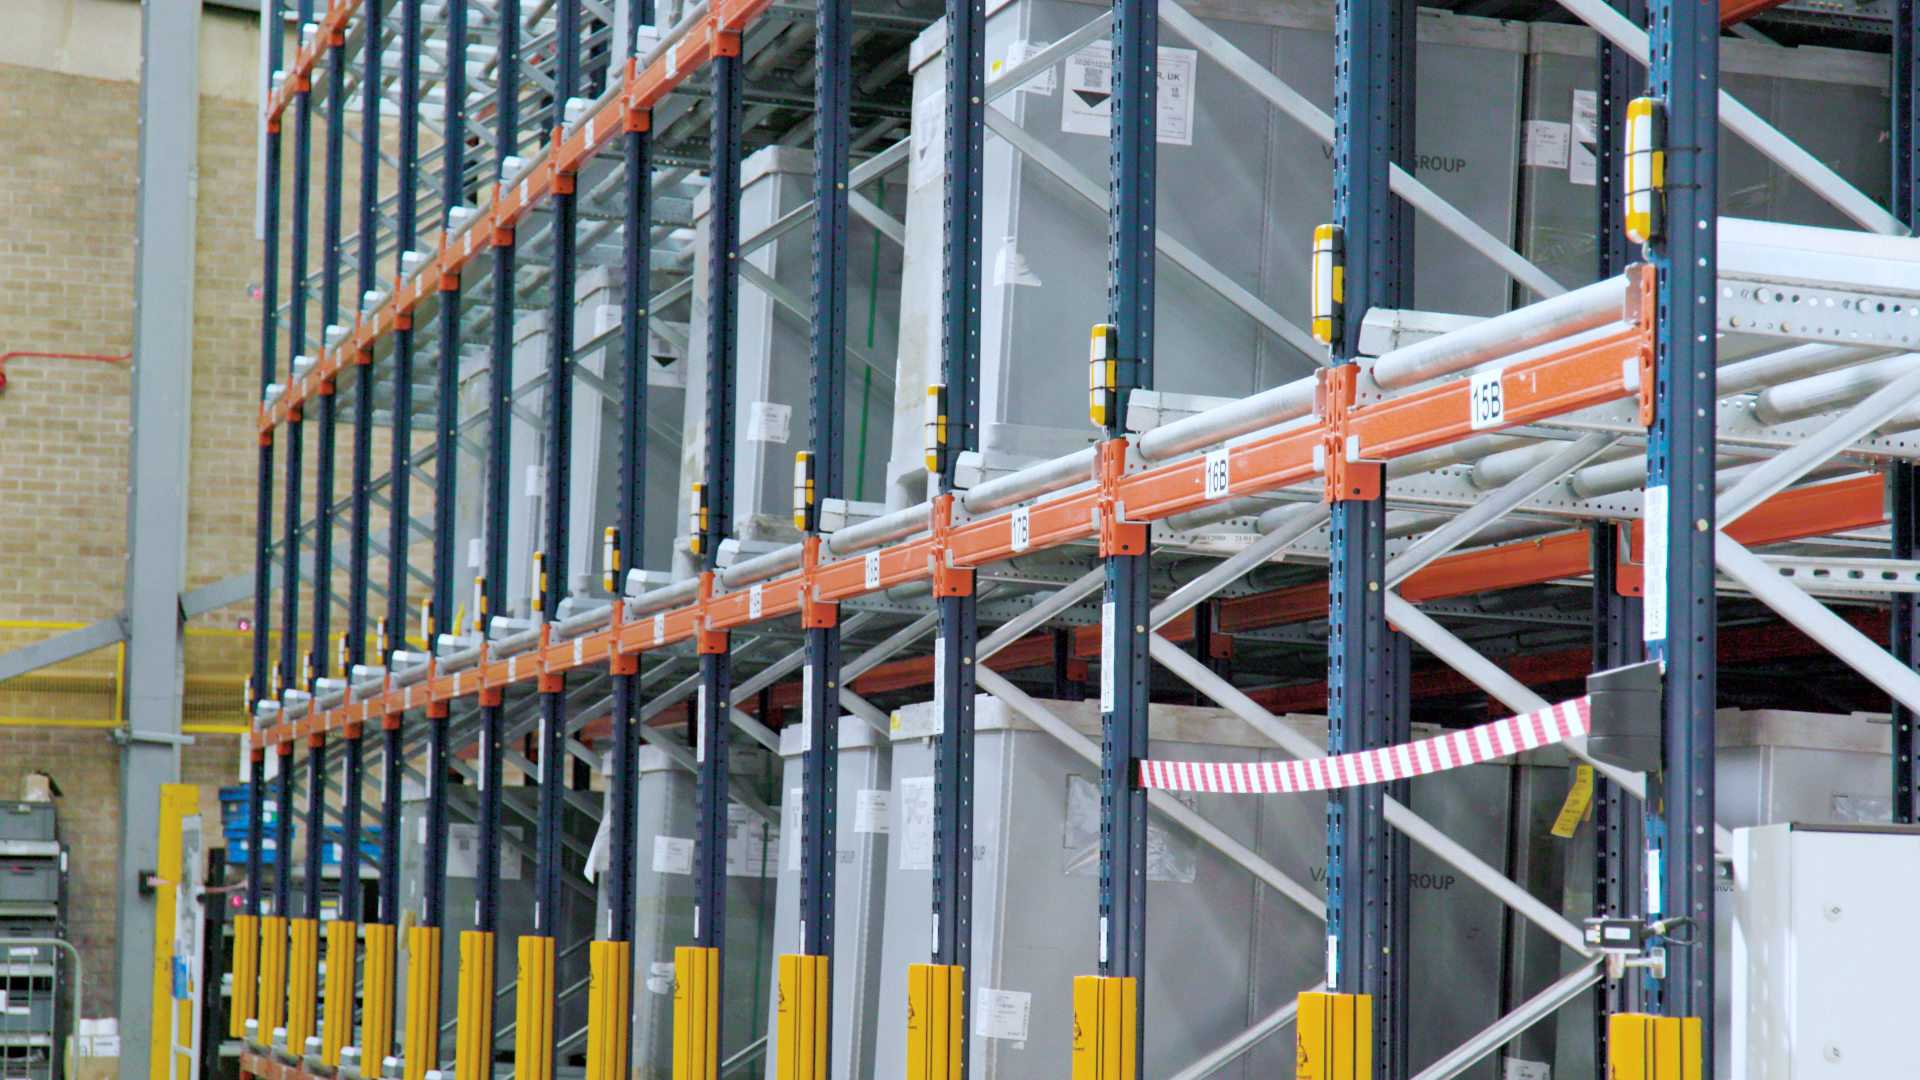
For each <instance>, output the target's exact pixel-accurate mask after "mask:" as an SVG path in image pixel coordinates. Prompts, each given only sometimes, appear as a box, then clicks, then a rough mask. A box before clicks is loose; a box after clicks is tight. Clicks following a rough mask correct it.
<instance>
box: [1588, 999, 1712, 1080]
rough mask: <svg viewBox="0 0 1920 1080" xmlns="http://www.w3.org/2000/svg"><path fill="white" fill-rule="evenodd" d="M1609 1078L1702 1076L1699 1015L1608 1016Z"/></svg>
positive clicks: (1679, 1079) (1689, 1078) (1693, 1079)
mask: <svg viewBox="0 0 1920 1080" xmlns="http://www.w3.org/2000/svg"><path fill="white" fill-rule="evenodd" d="M1607 1078H1608V1080H1700V1018H1699V1017H1697V1016H1689V1017H1685V1018H1682V1017H1678V1016H1648V1015H1646V1014H1644V1013H1614V1014H1613V1015H1612V1016H1609V1017H1607Z"/></svg>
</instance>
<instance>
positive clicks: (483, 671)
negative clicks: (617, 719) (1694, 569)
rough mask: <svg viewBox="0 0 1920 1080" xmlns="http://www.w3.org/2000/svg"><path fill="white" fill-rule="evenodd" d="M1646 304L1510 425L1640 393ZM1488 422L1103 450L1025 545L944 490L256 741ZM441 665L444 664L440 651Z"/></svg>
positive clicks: (1418, 403)
mask: <svg viewBox="0 0 1920 1080" xmlns="http://www.w3.org/2000/svg"><path fill="white" fill-rule="evenodd" d="M1650 277H1651V275H1649V279H1650ZM1648 284H1650V282H1649V283H1648ZM1640 310H1641V311H1642V312H1643V313H1647V314H1643V315H1642V317H1641V319H1640V321H1639V322H1638V323H1636V324H1635V325H1633V326H1631V327H1628V328H1625V329H1623V330H1621V331H1620V332H1619V333H1616V334H1614V335H1611V336H1609V337H1607V338H1604V339H1601V340H1598V341H1594V342H1589V343H1585V344H1582V345H1578V346H1573V347H1570V348H1568V349H1565V350H1563V351H1561V352H1558V353H1553V354H1549V355H1546V356H1542V357H1539V358H1537V359H1535V360H1532V361H1529V362H1526V363H1522V364H1515V365H1512V366H1510V367H1508V368H1506V369H1504V371H1503V372H1502V374H1501V383H1502V390H1503V393H1504V398H1505V402H1506V412H1505V415H1504V417H1503V418H1502V423H1501V424H1500V425H1499V426H1503V427H1511V426H1515V425H1519V424H1527V423H1533V422H1535V421H1539V420H1545V419H1550V418H1552V417H1554V416H1560V415H1564V414H1566V413H1569V412H1573V411H1575V410H1577V409H1582V408H1586V407H1588V406H1590V405H1597V404H1601V403H1603V402H1608V401H1616V400H1619V399H1621V398H1626V397H1630V396H1633V395H1634V394H1635V393H1637V392H1638V391H1639V388H1640V385H1641V382H1642V380H1641V378H1640V372H1641V371H1642V369H1643V366H1644V364H1645V361H1646V359H1647V357H1648V356H1649V355H1650V352H1651V349H1652V340H1653V339H1652V324H1651V321H1650V313H1651V312H1652V310H1653V305H1652V304H1651V303H1643V304H1642V305H1641V307H1640ZM1334 397H1335V398H1337V395H1335V396H1334ZM1482 430H1490V429H1485V428H1483V429H1476V428H1474V427H1473V425H1472V422H1471V416H1470V411H1469V402H1468V397H1467V384H1466V382H1465V381H1464V380H1461V381H1456V382H1452V383H1445V384H1441V385H1439V386H1433V387H1429V388H1427V389H1424V390H1418V391H1414V392H1412V393H1408V394H1405V395H1403V396H1401V397H1398V398H1393V399H1391V400H1388V401H1384V402H1379V403H1377V404H1369V405H1363V406H1353V405H1343V404H1341V403H1340V402H1339V401H1338V400H1330V401H1329V403H1328V404H1326V405H1325V406H1324V407H1323V408H1322V410H1321V415H1320V417H1319V423H1317V424H1313V425H1308V426H1306V427H1302V428H1296V429H1293V430H1290V431H1285V432H1280V433H1277V434H1273V435H1268V436H1265V437H1263V438H1258V439H1252V440H1249V441H1247V442H1245V443H1242V444H1240V445H1238V446H1234V447H1232V448H1230V449H1229V450H1228V451H1227V452H1226V453H1227V462H1228V468H1227V477H1226V485H1225V488H1224V490H1222V489H1221V487H1220V486H1219V485H1218V484H1217V483H1216V485H1215V487H1214V489H1213V490H1212V491H1209V490H1208V489H1207V482H1206V478H1205V475H1204V471H1205V462H1204V459H1203V458H1201V457H1192V458H1188V459H1184V460H1178V461H1172V462H1168V463H1166V464H1163V465H1159V466H1155V467H1151V468H1149V467H1146V466H1144V465H1142V464H1140V463H1138V462H1135V461H1133V460H1132V459H1130V458H1129V457H1128V456H1127V455H1126V454H1124V453H1111V452H1109V453H1107V454H1105V455H1104V457H1103V459H1102V460H1103V463H1104V464H1103V466H1102V475H1101V477H1100V483H1099V484H1098V485H1096V486H1095V487H1094V488H1092V489H1089V490H1085V491H1078V492H1073V493H1070V494H1067V495H1064V496H1058V497H1055V498H1052V499H1044V498H1043V499H1042V500H1041V501H1039V502H1036V503H1035V504H1033V505H1032V506H1031V507H1029V508H1027V509H1026V510H1025V511H1024V513H1025V514H1026V516H1027V518H1028V528H1027V533H1028V537H1027V542H1026V543H1025V544H1023V545H1021V547H1020V548H1018V549H1016V548H1015V547H1014V543H1013V540H1014V537H1013V528H1012V519H1013V515H1012V514H1011V513H1001V514H997V515H995V516H992V517H987V518H983V519H979V520H963V519H962V518H961V517H959V516H956V510H955V506H954V500H953V498H952V497H951V496H943V497H941V498H940V499H938V500H936V501H935V502H934V505H933V510H932V513H931V515H930V517H931V520H930V521H929V526H930V528H929V531H928V533H927V534H925V535H922V536H919V537H917V538H914V539H911V540H908V541H905V542H903V543H899V544H895V545H894V546H892V547H887V548H880V549H876V550H873V551H869V552H866V553H864V554H863V555H860V556H855V557H850V558H844V559H840V560H837V561H833V562H821V561H820V560H819V554H820V548H821V545H820V544H818V543H809V544H808V545H807V546H806V548H805V549H804V556H803V559H802V565H801V567H800V569H799V570H798V571H796V572H793V573H789V574H787V575H784V576H782V577H777V578H774V579H773V580H770V581H766V582H762V583H759V584H756V585H752V586H749V587H747V588H743V589H738V590H734V591H732V592H726V593H716V592H715V589H714V586H715V580H714V575H712V574H711V573H708V574H704V575H702V577H701V579H700V588H699V594H698V598H697V599H696V600H695V601H694V602H693V603H691V604H689V605H687V606H685V607H681V608H676V609H674V610H671V611H663V612H660V613H658V614H655V615H653V616H651V617H647V618H642V619H638V620H634V621H628V620H627V619H625V617H624V612H625V604H624V603H616V604H614V605H613V609H612V613H611V619H612V622H611V625H610V626H608V627H607V628H606V629H604V630H600V631H596V632H594V633H590V634H584V635H581V636H579V637H577V638H573V639H570V640H566V641H560V642H555V641H553V640H552V639H551V636H550V635H551V633H552V627H551V625H550V624H549V625H548V626H545V627H542V629H541V639H540V644H539V645H538V646H537V647H536V648H535V649H533V650H532V651H530V652H526V653H520V654H516V655H514V656H512V657H508V658H505V659H493V658H490V657H488V656H486V655H485V654H484V653H483V655H482V657H481V660H480V662H479V663H478V664H477V665H476V666H474V667H472V668H468V669H464V670H461V671H458V672H451V673H448V674H445V675H442V674H440V673H439V672H438V671H437V670H436V668H435V667H431V666H430V667H429V670H428V673H427V677H426V678H425V679H424V680H422V681H420V682H417V683H414V684H413V685H410V686H405V687H394V686H393V685H392V681H391V680H392V676H391V675H389V677H388V679H389V682H388V689H387V690H386V691H385V692H384V693H382V694H379V695H377V696H374V697H370V698H366V699H364V700H361V701H355V702H349V703H347V704H344V705H341V706H339V707H336V708H333V709H330V710H326V711H322V712H316V713H312V714H310V715H308V716H306V717H303V718H301V719H298V720H291V721H286V722H283V723H280V724H278V725H275V726H273V727H271V728H267V729H263V730H261V731H257V732H255V733H254V735H253V742H254V745H256V746H268V745H274V744H278V743H281V742H285V741H287V740H290V739H304V738H307V737H308V736H311V735H314V734H318V733H321V732H325V731H333V730H337V729H340V728H344V727H345V726H346V725H348V724H366V723H370V722H374V721H385V720H386V718H388V717H397V716H399V715H400V714H402V713H404V712H406V711H408V710H410V709H415V708H421V707H425V706H426V705H428V704H429V703H433V704H436V705H438V704H441V703H445V702H450V701H453V700H455V699H458V698H462V697H467V696H469V695H474V694H478V693H480V692H481V691H482V690H495V689H497V688H503V687H505V686H507V685H510V684H514V683H519V682H529V681H533V680H535V679H539V678H542V677H559V676H563V675H564V674H565V673H566V672H567V671H570V670H572V669H574V668H578V667H585V666H588V665H593V666H598V665H599V664H602V663H610V662H612V661H614V660H615V659H616V658H622V657H631V656H636V655H637V654H639V653H641V652H644V651H646V650H648V649H654V648H659V647H661V646H664V645H669V644H673V643H675V642H679V641H684V640H687V639H689V638H692V637H694V636H695V635H696V634H700V633H719V632H724V631H727V630H731V629H734V628H736V627H743V626H747V625H750V624H752V623H756V622H760V621H762V620H766V619H772V618H778V617H781V616H786V615H793V614H797V613H798V612H799V611H800V609H801V606H802V602H803V601H808V600H810V601H811V602H814V603H833V602H835V601H839V600H845V599H849V598H851V597H856V596H860V595H864V594H866V593H870V592H875V591H878V590H882V589H888V588H892V587H894V586H896V585H901V584H905V583H908V582H918V581H926V580H929V579H931V578H933V577H934V576H935V571H936V569H939V568H944V567H954V568H963V569H964V568H971V567H978V566H984V565H987V564H989V563H993V562H996V561H999V560H1002V559H1006V558H1009V557H1011V556H1013V555H1015V554H1017V553H1018V551H1021V550H1027V549H1029V548H1040V547H1049V546H1056V545H1059V544H1063V543H1068V542H1071V541H1076V540H1086V539H1092V538H1095V537H1100V538H1101V539H1102V543H1103V544H1104V543H1106V542H1107V538H1108V537H1109V536H1117V535H1118V534H1119V533H1120V531H1121V530H1119V529H1116V528H1114V527H1113V526H1114V525H1116V524H1117V523H1124V524H1134V523H1140V522H1145V521H1150V520H1156V519H1161V518H1166V517H1170V516H1172V515H1174V514H1178V513H1181V512H1183V511H1187V510H1192V509H1196V508H1198V507H1201V506H1204V505H1206V504H1208V503H1211V502H1217V501H1219V500H1221V499H1226V498H1232V497H1233V496H1236V495H1244V494H1249V493H1254V492H1262V491H1272V490H1274V489H1276V488H1281V487H1286V486H1289V485H1292V484H1297V483H1301V482H1303V481H1308V480H1312V479H1313V478H1314V477H1316V476H1318V475H1320V474H1321V473H1322V472H1323V471H1325V469H1326V467H1327V462H1328V457H1329V456H1330V455H1331V454H1336V453H1338V454H1344V455H1345V456H1346V457H1347V458H1348V459H1349V460H1356V461H1385V460H1388V459H1391V458H1394V457H1399V456H1402V455H1406V454H1412V453H1416V452H1418V451H1421V450H1426V449H1430V448H1432V447H1435V446H1441V445H1444V444H1446V443H1449V442H1453V441H1456V440H1459V439H1462V438H1465V437H1467V436H1469V435H1472V434H1478V433H1479V432H1480V431H1482ZM1115 443H1116V445H1117V446H1118V448H1119V449H1121V450H1124V449H1126V447H1125V446H1124V440H1116V441H1115ZM429 664H430V665H437V664H438V660H437V659H435V660H431V661H429Z"/></svg>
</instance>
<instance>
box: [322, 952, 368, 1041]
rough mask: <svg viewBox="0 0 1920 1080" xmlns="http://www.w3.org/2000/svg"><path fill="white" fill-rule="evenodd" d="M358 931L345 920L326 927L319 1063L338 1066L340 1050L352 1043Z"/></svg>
mask: <svg viewBox="0 0 1920 1080" xmlns="http://www.w3.org/2000/svg"><path fill="white" fill-rule="evenodd" d="M358 930H359V928H358V927H357V926H355V925H354V924H353V923H351V922H348V921H346V920H345V919H335V920H333V921H332V922H329V923H328V924H327V997H326V1005H325V1007H324V1008H323V1010H322V1011H321V1014H320V1060H321V1061H323V1062H325V1063H326V1064H328V1065H332V1066H337V1065H339V1064H340V1048H341V1047H343V1046H350V1045H352V1043H353V976H354V968H355V967H356V966H357V962H358V960H359V956H358V954H359V952H360V941H359V937H358Z"/></svg>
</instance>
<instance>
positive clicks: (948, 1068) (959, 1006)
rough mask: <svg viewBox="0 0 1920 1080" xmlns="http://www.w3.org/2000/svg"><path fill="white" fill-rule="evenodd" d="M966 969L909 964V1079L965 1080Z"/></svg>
mask: <svg viewBox="0 0 1920 1080" xmlns="http://www.w3.org/2000/svg"><path fill="white" fill-rule="evenodd" d="M966 1037H967V1025H966V969H964V968H962V967H960V966H959V965H957V964H909V965H907V1080H962V1077H961V1068H960V1063H961V1058H962V1050H963V1048H964V1047H965V1046H966Z"/></svg>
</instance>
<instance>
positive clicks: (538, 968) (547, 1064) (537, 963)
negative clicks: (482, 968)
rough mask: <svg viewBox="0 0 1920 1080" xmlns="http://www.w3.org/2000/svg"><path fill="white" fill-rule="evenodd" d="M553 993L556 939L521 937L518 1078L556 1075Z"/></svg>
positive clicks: (515, 1067)
mask: <svg viewBox="0 0 1920 1080" xmlns="http://www.w3.org/2000/svg"><path fill="white" fill-rule="evenodd" d="M553 992H554V991H553V939H552V938H544V937H523V938H521V939H520V988H519V990H518V992H517V993H516V994H515V995H514V996H515V997H516V998H517V999H518V1004H519V1010H518V1015H517V1018H516V1023H515V1026H514V1048H513V1074H514V1080H552V1078H553Z"/></svg>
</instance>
